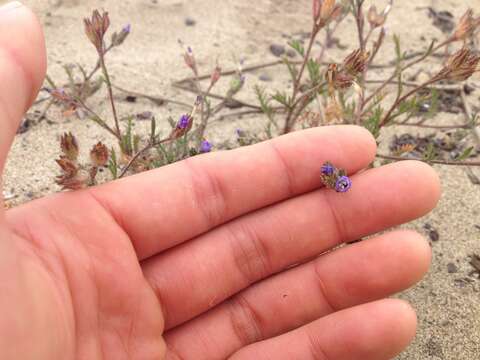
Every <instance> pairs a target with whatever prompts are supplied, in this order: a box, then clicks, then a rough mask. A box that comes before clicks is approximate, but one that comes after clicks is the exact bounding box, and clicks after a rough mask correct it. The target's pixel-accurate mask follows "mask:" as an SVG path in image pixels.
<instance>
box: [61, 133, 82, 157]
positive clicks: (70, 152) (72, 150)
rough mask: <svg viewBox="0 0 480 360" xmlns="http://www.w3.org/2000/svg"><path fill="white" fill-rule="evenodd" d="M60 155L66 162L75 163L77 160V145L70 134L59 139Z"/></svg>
mask: <svg viewBox="0 0 480 360" xmlns="http://www.w3.org/2000/svg"><path fill="white" fill-rule="evenodd" d="M60 146H61V149H62V153H63V154H64V155H65V157H66V158H67V159H68V160H71V161H77V159H78V143H77V139H75V136H73V134H72V133H65V134H63V135H62V137H61V139H60Z"/></svg>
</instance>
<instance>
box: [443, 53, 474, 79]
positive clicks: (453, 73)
mask: <svg viewBox="0 0 480 360" xmlns="http://www.w3.org/2000/svg"><path fill="white" fill-rule="evenodd" d="M479 62H480V56H478V55H475V54H473V53H472V51H471V50H470V49H468V48H462V49H460V50H459V51H457V52H456V53H455V54H453V55H452V56H451V57H450V58H449V59H448V61H447V64H446V65H445V67H444V68H443V69H442V71H440V73H439V74H438V75H437V77H438V78H441V79H447V80H452V81H465V80H467V79H468V78H470V77H471V76H472V75H473V74H474V73H475V72H476V71H477V68H478V64H479Z"/></svg>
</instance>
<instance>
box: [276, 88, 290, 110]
mask: <svg viewBox="0 0 480 360" xmlns="http://www.w3.org/2000/svg"><path fill="white" fill-rule="evenodd" d="M272 99H273V100H275V101H277V102H278V103H280V104H282V105H283V106H285V107H287V108H290V99H289V98H288V96H287V94H286V93H284V92H283V93H281V92H280V91H277V93H276V94H275V95H273V96H272Z"/></svg>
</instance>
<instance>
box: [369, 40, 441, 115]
mask: <svg viewBox="0 0 480 360" xmlns="http://www.w3.org/2000/svg"><path fill="white" fill-rule="evenodd" d="M449 43H450V41H444V42H443V43H441V44H439V45H438V46H436V47H435V48H433V49H432V50H431V51H427V52H426V53H424V55H423V56H421V57H420V58H418V59H416V60H414V61H411V62H410V63H408V64H407V65H405V66H403V67H402V68H401V69H399V70H397V71H395V72H394V73H393V74H392V76H390V77H389V78H388V79H387V80H385V82H384V83H383V84H382V85H380V86H379V87H378V88H377V89H376V90H375V91H374V92H373V93H372V94H371V95H370V96H369V97H367V98H366V99H365V101H364V102H363V106H362V107H363V108H365V105H367V104H368V103H369V102H370V101H372V100H373V99H374V98H375V97H376V96H377V95H378V94H380V92H382V90H383V89H385V88H386V87H387V86H388V85H389V84H390V82H391V81H393V80H395V78H396V77H397V76H398V73H399V72H404V71H406V70H408V69H409V68H411V67H413V66H415V65H417V64H419V63H421V62H422V61H424V60H425V59H427V58H428V57H429V56H430V55H431V54H433V53H434V52H436V51H438V50H439V49H441V48H442V47H444V46H446V45H447V44H449Z"/></svg>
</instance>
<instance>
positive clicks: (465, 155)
mask: <svg viewBox="0 0 480 360" xmlns="http://www.w3.org/2000/svg"><path fill="white" fill-rule="evenodd" d="M473 150H475V148H474V147H473V146H472V147H469V148H468V149H465V151H464V152H463V153H462V154H461V155H460V156H458V157H457V158H456V159H455V160H456V161H464V160H466V159H468V158H469V157H470V155H472V153H473Z"/></svg>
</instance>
